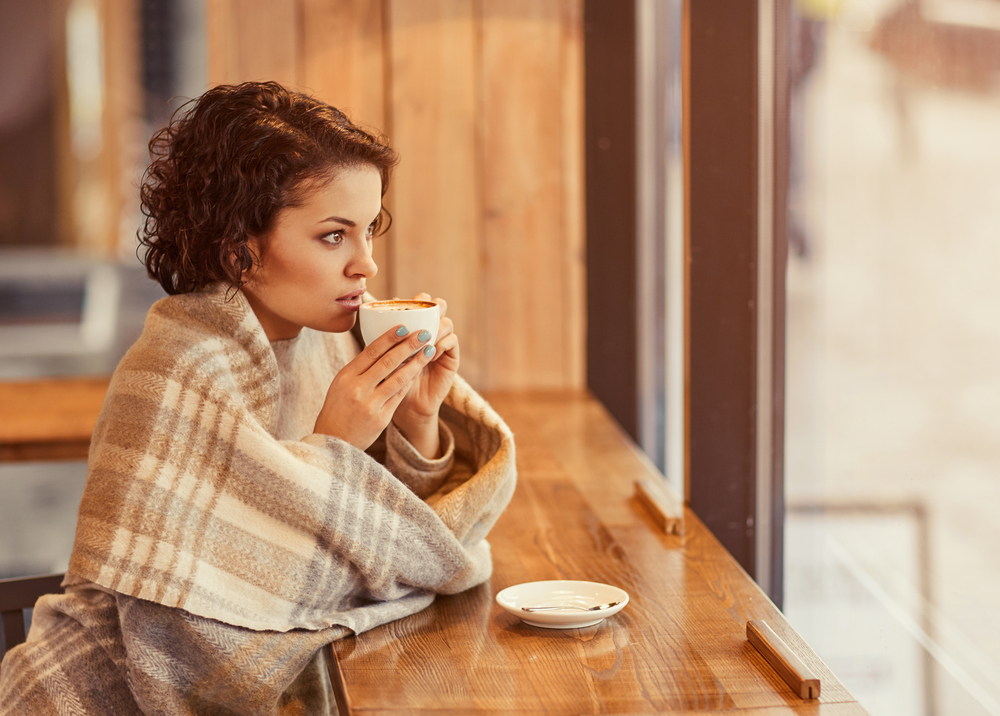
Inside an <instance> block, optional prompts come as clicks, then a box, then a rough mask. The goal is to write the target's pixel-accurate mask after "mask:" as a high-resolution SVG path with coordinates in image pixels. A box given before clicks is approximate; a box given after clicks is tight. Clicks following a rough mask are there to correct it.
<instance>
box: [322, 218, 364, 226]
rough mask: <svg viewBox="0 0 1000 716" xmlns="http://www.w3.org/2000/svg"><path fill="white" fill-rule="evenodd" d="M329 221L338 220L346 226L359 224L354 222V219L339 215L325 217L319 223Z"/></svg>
mask: <svg viewBox="0 0 1000 716" xmlns="http://www.w3.org/2000/svg"><path fill="white" fill-rule="evenodd" d="M327 221H336V222H339V223H341V224H344V225H345V226H357V224H356V223H354V222H353V221H351V220H350V219H344V218H341V217H339V216H328V217H326V218H325V219H323V221H321V222H319V223H321V224H323V223H326V222H327Z"/></svg>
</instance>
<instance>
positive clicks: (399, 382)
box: [376, 343, 438, 414]
mask: <svg viewBox="0 0 1000 716" xmlns="http://www.w3.org/2000/svg"><path fill="white" fill-rule="evenodd" d="M400 347H402V346H397V347H396V348H395V349H393V350H398V349H399V348H400ZM437 351H438V349H437V348H436V347H435V346H432V345H430V344H429V343H428V344H427V345H424V346H423V347H422V348H421V349H420V350H418V351H417V354H416V355H415V356H413V358H411V359H410V361H409V362H408V363H406V364H405V365H402V366H400V367H399V368H398V369H396V370H395V372H393V373H392V374H391V375H388V376H386V378H385V379H384V380H383V381H382V382H381V383H380V384H379V386H378V389H377V390H376V392H377V393H381V394H382V395H383V396H384V399H385V406H384V407H385V408H389V409H390V414H391V413H392V412H394V411H395V410H396V406H398V405H399V402H400V401H401V400H402V399H403V398H404V397H406V394H407V392H409V390H410V386H411V385H412V384H413V381H414V380H416V379H417V377H418V376H419V375H420V371H422V370H423V369H424V366H425V365H427V364H428V363H430V362H431V361H432V360H433V359H434V356H435V355H436V354H437Z"/></svg>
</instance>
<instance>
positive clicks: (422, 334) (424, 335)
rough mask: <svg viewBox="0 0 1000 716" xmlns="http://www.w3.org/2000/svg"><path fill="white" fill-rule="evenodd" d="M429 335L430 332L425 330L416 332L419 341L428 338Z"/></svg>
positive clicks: (422, 341)
mask: <svg viewBox="0 0 1000 716" xmlns="http://www.w3.org/2000/svg"><path fill="white" fill-rule="evenodd" d="M430 337H431V332H430V331H427V330H423V331H420V333H418V334H417V340H418V341H420V342H421V343H424V342H425V341H428V340H430ZM428 355H429V354H428Z"/></svg>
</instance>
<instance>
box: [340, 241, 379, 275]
mask: <svg viewBox="0 0 1000 716" xmlns="http://www.w3.org/2000/svg"><path fill="white" fill-rule="evenodd" d="M347 273H348V275H351V276H364V277H365V278H372V277H373V276H375V274H377V273H378V266H377V265H376V264H375V259H374V258H372V249H371V244H370V243H369V244H368V245H367V246H366V247H365V248H364V249H362V250H360V251H358V252H357V253H356V254H355V255H354V258H353V259H352V260H351V262H350V263H349V264H348V265H347Z"/></svg>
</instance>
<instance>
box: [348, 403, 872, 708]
mask: <svg viewBox="0 0 1000 716" xmlns="http://www.w3.org/2000/svg"><path fill="white" fill-rule="evenodd" d="M489 397H490V400H491V403H492V404H493V406H494V407H495V408H496V409H497V411H498V412H499V413H500V414H501V415H502V416H504V418H505V419H506V420H507V421H508V423H509V424H510V426H511V428H512V429H513V430H514V434H515V440H516V444H517V449H518V471H519V483H518V488H517V491H516V492H515V495H514V498H513V500H512V501H511V504H510V506H509V507H508V509H507V512H506V513H505V514H504V516H503V517H502V518H501V520H500V522H498V524H497V525H496V527H495V528H494V530H493V532H492V533H491V535H490V538H489V539H490V543H491V545H492V547H493V559H494V574H493V577H492V579H491V580H490V581H489V582H487V583H486V584H484V585H481V586H480V587H478V588H476V589H473V590H470V591H469V592H466V593H463V594H459V595H455V596H451V597H439V598H438V600H437V601H436V602H435V603H434V604H433V605H431V607H429V608H428V609H427V610H425V611H423V612H421V613H419V614H415V615H413V616H412V617H409V618H407V619H403V620H400V621H398V622H394V623H392V624H388V625H385V626H383V627H380V628H378V629H375V630H373V631H371V632H367V633H364V634H362V635H360V636H358V637H351V638H348V639H344V640H342V641H339V642H336V643H334V644H333V651H334V654H335V656H336V660H335V663H334V665H333V668H332V671H333V677H334V683H335V684H336V683H338V682H339V685H340V688H341V689H342V691H341V694H340V697H341V699H342V703H341V707H342V709H347V710H348V711H349V712H350V713H378V714H392V713H400V714H401V713H431V712H435V713H440V712H450V713H475V712H484V713H511V714H513V713H518V714H531V713H546V714H580V713H644V712H645V713H649V712H658V713H675V712H677V713H683V712H689V711H695V710H697V711H700V712H716V711H719V712H721V711H732V710H744V709H766V710H764V711H754V713H756V714H763V713H766V714H769V715H770V714H792V713H810V714H812V713H819V714H823V713H828V714H864V713H866V711H865V710H864V708H862V707H861V706H860V705H859V704H858V703H857V702H856V701H855V700H854V699H853V697H852V696H851V695H850V693H848V691H847V690H846V689H845V688H844V687H843V685H842V684H841V683H840V681H839V680H838V679H837V678H836V677H835V676H834V675H833V674H832V673H831V672H830V670H829V669H828V668H827V667H826V665H825V664H823V662H822V661H821V660H820V659H819V657H817V656H816V654H815V653H814V652H813V651H812V649H811V648H809V646H808V645H807V644H806V643H805V642H803V640H802V638H801V637H800V636H799V635H798V634H796V633H795V631H794V630H793V629H792V628H791V627H790V626H789V625H788V623H787V622H786V621H785V619H784V617H783V616H782V615H781V613H780V612H779V611H778V610H777V609H776V608H775V607H774V605H773V604H772V603H771V602H770V601H769V600H768V599H767V597H766V596H765V595H764V593H763V592H762V591H761V590H760V589H759V588H758V587H757V585H756V584H754V582H753V581H752V580H751V579H750V578H749V577H748V576H747V575H746V573H745V572H744V571H743V570H742V569H741V568H740V567H739V566H738V565H737V564H736V562H735V561H734V560H733V559H732V557H730V556H729V555H728V554H727V553H726V552H725V551H724V550H723V549H722V547H721V546H720V545H719V543H718V542H717V541H716V540H715V538H714V537H713V536H712V535H711V534H710V533H709V532H708V531H707V530H706V529H705V527H704V526H703V525H702V523H701V522H700V521H699V520H698V518H697V517H695V516H694V514H693V513H691V512H690V510H687V509H686V508H685V515H684V530H683V535H682V536H678V535H672V534H664V532H663V531H662V529H661V528H660V527H659V526H658V525H657V524H656V523H655V521H654V519H653V518H652V517H651V516H650V514H649V513H648V511H647V510H646V509H645V508H644V507H643V505H642V504H641V503H640V502H639V501H638V500H637V499H636V497H635V496H634V494H633V485H634V483H635V481H636V480H637V479H641V478H643V477H646V476H648V475H649V474H650V468H649V467H648V462H647V461H644V460H642V459H640V457H639V456H638V455H637V454H636V452H635V448H634V447H633V446H632V444H631V443H630V442H629V441H628V439H627V438H625V437H624V435H623V433H622V432H621V431H620V429H619V428H618V427H617V426H616V425H615V424H614V423H613V422H612V421H611V419H610V418H609V417H608V415H607V413H606V412H605V410H604V409H603V407H601V406H600V405H599V404H598V403H597V402H596V401H595V400H593V399H592V398H590V397H588V396H587V395H585V394H583V393H559V394H553V393H539V394H495V395H491V396H489ZM546 579H577V580H588V581H595V582H604V583H607V584H612V585H615V586H618V587H621V588H622V589H624V590H625V591H627V592H628V593H629V595H630V602H629V604H628V605H627V607H626V608H625V609H623V610H622V611H621V612H619V613H618V614H616V615H614V616H612V617H611V618H609V619H607V620H605V621H603V622H601V623H600V624H598V625H596V626H592V627H587V628H584V629H573V630H567V631H559V630H549V629H541V628H537V627H531V626H528V625H526V624H524V623H523V622H522V621H520V620H519V619H518V618H517V617H515V616H513V615H511V614H508V613H507V612H505V611H503V610H502V609H501V608H500V607H499V606H498V605H497V604H496V603H495V601H494V595H495V594H496V593H497V592H499V591H500V590H501V589H503V588H505V587H508V586H511V585H513V584H518V583H522V582H529V581H536V580H546ZM751 619H764V620H766V621H767V623H768V624H769V625H771V626H772V628H773V629H774V630H775V632H776V633H777V634H778V635H780V637H781V638H782V639H783V640H784V642H785V643H786V644H787V645H788V646H789V648H790V649H791V650H792V651H793V652H794V653H795V654H796V655H797V656H798V657H799V658H800V659H801V660H802V661H803V662H804V663H805V664H806V665H807V666H808V667H809V669H810V671H812V672H814V673H815V674H817V675H818V676H819V678H821V679H822V682H823V692H822V695H821V697H820V699H819V700H818V701H817V700H808V701H807V700H803V699H801V698H800V697H799V696H798V694H795V693H793V692H792V690H791V689H790V688H789V687H788V685H787V684H786V683H785V682H784V680H782V678H781V677H780V676H779V675H778V674H777V673H775V671H774V670H773V669H772V668H771V666H770V665H769V664H768V663H767V661H765V660H764V658H763V657H762V656H761V655H760V654H759V653H758V652H757V651H756V649H754V647H753V646H751V645H750V644H749V643H748V642H747V640H746V636H745V628H746V623H747V621H748V620H751Z"/></svg>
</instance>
